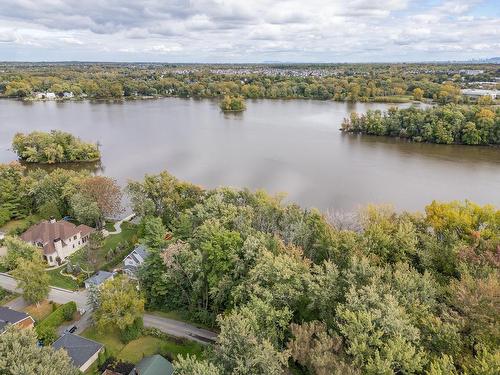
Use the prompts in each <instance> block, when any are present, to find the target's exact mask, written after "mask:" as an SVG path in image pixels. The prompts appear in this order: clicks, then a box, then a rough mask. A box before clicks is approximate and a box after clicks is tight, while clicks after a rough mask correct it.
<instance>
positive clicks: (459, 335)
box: [128, 172, 500, 375]
mask: <svg viewBox="0 0 500 375" xmlns="http://www.w3.org/2000/svg"><path fill="white" fill-rule="evenodd" d="M128 192H129V194H130V196H131V202H132V204H133V207H134V210H135V211H136V212H137V213H138V214H139V215H141V216H143V217H144V220H143V223H142V226H143V228H144V229H143V230H142V234H143V236H144V238H143V242H144V243H145V244H146V245H147V246H148V247H149V248H150V249H151V251H152V252H153V253H152V255H151V256H150V257H149V258H148V260H147V261H146V264H145V266H144V268H143V269H142V272H141V273H140V284H141V289H142V291H143V293H144V295H145V297H146V307H147V308H153V309H159V310H165V311H170V310H180V309H182V310H188V312H189V314H190V315H191V318H192V319H194V320H196V321H199V322H203V323H204V324H208V325H212V326H214V327H218V328H219V329H220V334H219V336H218V339H217V343H216V344H215V346H214V348H213V350H212V351H211V353H210V354H209V355H208V357H207V358H206V359H205V360H201V361H199V360H197V359H195V358H191V357H183V358H182V359H180V360H178V361H177V362H175V365H176V369H177V371H178V372H179V373H180V374H188V373H192V371H193V369H195V368H196V369H200V372H199V373H207V374H208V373H209V374H232V373H235V371H236V372H238V373H239V374H257V373H258V374H264V375H266V374H269V375H271V374H273V375H274V374H281V373H282V372H283V370H284V369H285V368H291V369H293V371H294V373H297V374H361V373H369V374H382V373H383V374H392V373H405V374H458V373H467V374H494V373H496V370H497V369H498V366H499V357H498V345H499V343H500V332H499V331H498V327H499V320H498V319H499V316H500V307H499V305H498V293H499V291H500V285H499V282H498V281H499V280H500V278H499V276H500V275H499V265H500V264H499V263H498V251H499V248H500V247H499V246H500V211H499V210H498V209H497V208H495V207H493V206H479V205H476V204H474V203H471V202H467V201H466V202H450V203H441V202H432V203H431V204H429V205H428V206H427V207H426V209H425V212H424V213H415V214H413V213H409V212H401V213H397V212H395V211H394V210H393V209H391V208H390V207H385V206H384V207H367V208H365V209H363V210H361V211H360V212H359V213H358V214H357V215H356V216H351V215H341V214H338V215H335V214H332V215H331V216H329V217H326V216H325V215H323V214H321V213H320V212H318V211H316V210H307V209H306V210H305V209H301V208H300V207H298V206H296V205H293V204H289V205H285V204H283V203H282V202H281V201H280V199H279V198H276V197H272V196H269V195H267V194H266V193H264V192H256V193H253V192H250V191H248V190H241V191H240V190H233V189H229V188H219V189H215V190H203V189H201V188H199V187H197V186H195V185H191V184H189V183H185V182H181V181H178V180H177V179H176V178H174V177H173V176H171V175H169V174H168V173H166V172H164V173H161V174H159V175H152V176H146V178H145V179H144V181H140V182H131V183H130V184H129V186H128ZM190 371H191V372H190Z"/></svg>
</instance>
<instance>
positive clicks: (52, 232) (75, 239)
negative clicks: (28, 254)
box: [21, 219, 95, 266]
mask: <svg viewBox="0 0 500 375" xmlns="http://www.w3.org/2000/svg"><path fill="white" fill-rule="evenodd" d="M94 231H95V229H94V228H91V227H89V226H87V225H83V224H81V225H75V224H73V223H70V222H69V221H65V220H60V221H56V220H55V219H51V220H48V221H47V220H44V221H42V222H40V223H38V224H35V225H33V226H32V227H31V228H29V229H28V230H27V231H26V232H24V233H23V234H22V235H21V239H22V240H23V241H25V242H29V243H31V244H33V245H35V246H38V247H40V248H41V249H42V251H43V257H44V259H45V260H46V261H47V263H48V264H49V265H50V266H55V265H58V264H61V263H62V262H63V261H64V260H65V259H66V258H67V257H68V256H70V255H71V254H73V253H74V252H75V251H77V250H78V249H81V248H82V247H83V246H85V244H86V243H87V241H88V239H89V236H90V234H91V233H92V232H94Z"/></svg>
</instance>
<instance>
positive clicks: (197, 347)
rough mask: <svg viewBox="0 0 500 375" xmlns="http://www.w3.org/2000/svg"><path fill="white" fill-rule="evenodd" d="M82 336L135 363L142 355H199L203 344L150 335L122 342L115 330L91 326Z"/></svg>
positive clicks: (112, 354) (110, 353)
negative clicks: (98, 330)
mask: <svg viewBox="0 0 500 375" xmlns="http://www.w3.org/2000/svg"><path fill="white" fill-rule="evenodd" d="M82 336H84V337H87V338H89V339H91V340H94V341H97V342H100V343H101V344H104V346H105V347H106V352H107V353H108V354H109V355H110V356H113V357H115V358H117V359H121V360H122V361H125V362H130V363H137V362H139V361H140V360H141V359H142V358H143V357H146V356H150V355H153V354H161V355H163V356H173V357H175V356H177V355H179V354H182V355H186V354H192V355H195V356H201V355H202V352H203V346H202V345H201V344H198V343H196V342H193V341H188V340H185V341H184V342H182V343H181V342H177V341H174V340H168V339H160V338H157V337H152V336H142V337H139V338H138V339H136V340H133V341H131V342H129V343H128V344H124V343H122V342H121V341H120V337H119V334H118V332H117V331H113V332H105V333H99V332H97V331H96V329H95V328H92V327H91V328H88V329H87V330H85V331H84V332H83V333H82Z"/></svg>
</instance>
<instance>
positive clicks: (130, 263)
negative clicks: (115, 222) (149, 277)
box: [123, 245, 149, 279]
mask: <svg viewBox="0 0 500 375" xmlns="http://www.w3.org/2000/svg"><path fill="white" fill-rule="evenodd" d="M148 257H149V252H148V250H147V249H146V246H144V245H139V246H137V247H136V248H135V249H134V250H132V252H131V253H130V254H129V255H127V256H126V257H125V259H123V263H124V267H123V271H124V272H125V273H126V274H127V275H128V276H129V277H130V278H131V279H137V271H138V270H139V267H140V266H141V265H142V264H143V263H144V261H145V260H146V259H147V258H148Z"/></svg>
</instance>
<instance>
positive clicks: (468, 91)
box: [461, 89, 500, 99]
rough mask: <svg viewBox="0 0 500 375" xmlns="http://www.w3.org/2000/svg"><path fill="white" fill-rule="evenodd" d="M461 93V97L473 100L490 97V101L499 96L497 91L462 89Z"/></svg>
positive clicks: (499, 92)
mask: <svg viewBox="0 0 500 375" xmlns="http://www.w3.org/2000/svg"><path fill="white" fill-rule="evenodd" d="M461 91H462V94H463V95H465V96H468V97H470V98H474V99H477V98H480V97H481V96H491V98H492V99H496V98H497V97H498V96H500V91H499V90H482V89H464V90H461Z"/></svg>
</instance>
